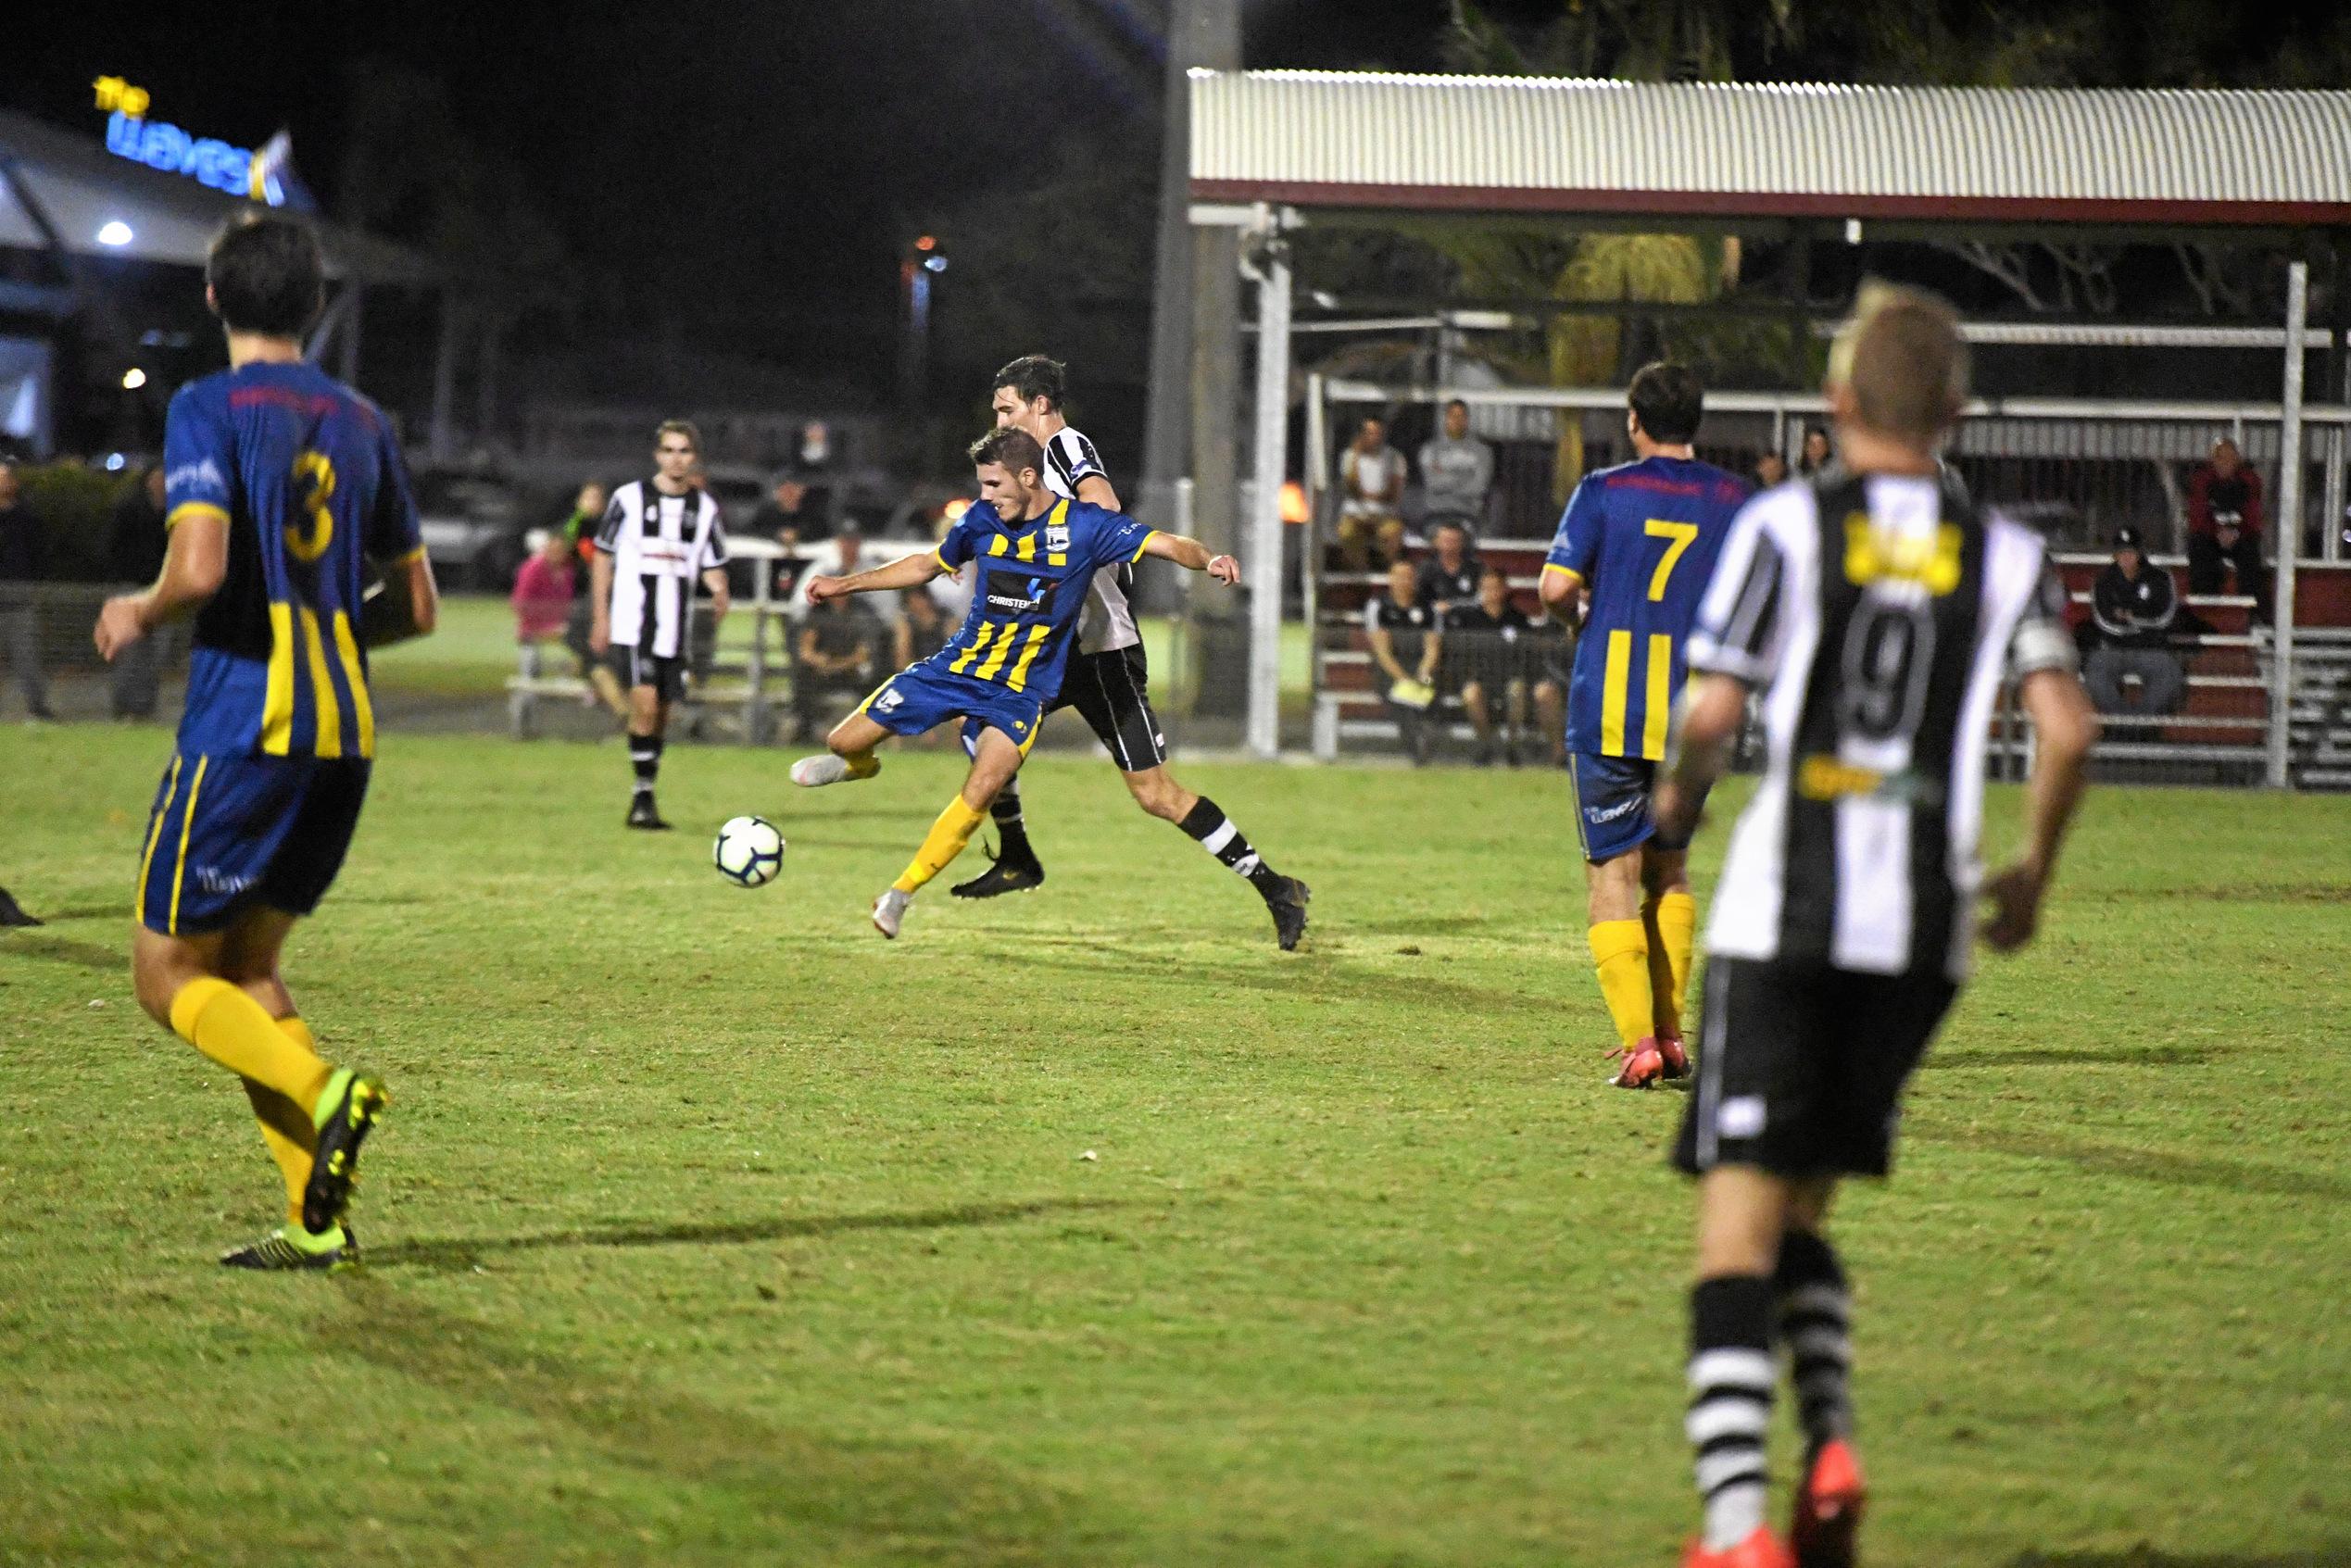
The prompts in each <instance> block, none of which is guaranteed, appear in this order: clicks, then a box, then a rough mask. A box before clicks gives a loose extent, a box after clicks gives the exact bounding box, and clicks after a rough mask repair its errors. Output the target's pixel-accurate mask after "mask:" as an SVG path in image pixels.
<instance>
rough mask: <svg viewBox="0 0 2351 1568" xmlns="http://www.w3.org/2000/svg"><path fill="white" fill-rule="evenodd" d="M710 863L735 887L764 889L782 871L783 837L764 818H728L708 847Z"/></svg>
mask: <svg viewBox="0 0 2351 1568" xmlns="http://www.w3.org/2000/svg"><path fill="white" fill-rule="evenodd" d="M710 864H712V865H714V866H716V867H717V868H718V869H719V875H721V876H723V877H724V878H726V880H727V881H729V882H731V883H734V884H736V885H737V886H741V887H761V886H764V885H766V884H768V883H771V882H773V881H774V880H775V873H776V872H780V871H782V870H783V869H784V835H783V834H780V833H778V832H776V831H775V824H774V823H773V822H769V821H768V820H767V819H766V818H765V817H730V818H729V819H727V823H726V825H725V826H724V827H723V828H721V829H719V831H718V842H717V843H715V844H713V845H711V846H710Z"/></svg>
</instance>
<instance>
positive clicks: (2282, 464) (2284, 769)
mask: <svg viewBox="0 0 2351 1568" xmlns="http://www.w3.org/2000/svg"><path fill="white" fill-rule="evenodd" d="M2309 300H2310V264H2309V263H2308V262H2307V261H2302V260H2297V261H2296V262H2294V265H2293V266H2292V267H2291V268H2289V269H2288V270H2287V271H2286V320H2285V327H2286V333H2285V336H2286V346H2285V395H2284V396H2283V398H2282V400H2281V401H2282V404H2283V406H2284V407H2283V410H2282V416H2283V417H2282V420H2281V421H2280V429H2279V432H2278V510H2277V515H2276V517H2275V519H2274V520H2273V521H2272V523H2271V527H2270V533H2271V535H2272V540H2273V543H2274V546H2275V548H2276V550H2277V553H2278V583H2277V587H2278V593H2277V608H2276V609H2275V611H2274V613H2273V614H2272V616H2271V621H2272V625H2271V628H2270V632H2271V645H2270V658H2269V787H2271V788H2272V789H2283V788H2285V787H2286V786H2287V785H2288V784H2290V783H2292V772H2291V763H2292V760H2293V758H2292V749H2293V747H2292V743H2293V725H2294V558H2295V557H2296V556H2299V555H2300V554H2301V553H2302V359H2303V356H2304V354H2305V352H2306V348H2305V345H2304V344H2303V341H2302V330H2303V328H2304V326H2305V325H2306V324H2307V321H2308V316H2309Z"/></svg>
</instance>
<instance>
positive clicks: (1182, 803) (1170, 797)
mask: <svg viewBox="0 0 2351 1568" xmlns="http://www.w3.org/2000/svg"><path fill="white" fill-rule="evenodd" d="M1125 778H1126V788H1127V790H1128V792H1129V793H1130V794H1132V795H1133V796H1134V797H1135V804H1136V805H1138V806H1140V807H1141V808H1142V809H1144V810H1146V811H1148V812H1150V814H1151V815H1152V816H1154V817H1157V818H1158V819H1159V820H1160V821H1162V822H1182V821H1183V820H1184V818H1185V816H1186V814H1187V813H1188V812H1189V811H1190V810H1191V803H1192V802H1193V801H1194V800H1196V799H1198V798H1199V797H1197V796H1194V795H1192V794H1191V792H1190V791H1188V790H1187V789H1186V788H1184V786H1183V785H1181V784H1177V783H1176V781H1175V780H1174V779H1172V778H1170V777H1168V776H1167V773H1166V771H1164V770H1163V769H1158V768H1154V769H1152V770H1151V771H1149V772H1143V773H1128V774H1126V775H1125Z"/></svg>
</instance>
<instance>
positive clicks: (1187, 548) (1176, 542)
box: [1143, 533, 1240, 587]
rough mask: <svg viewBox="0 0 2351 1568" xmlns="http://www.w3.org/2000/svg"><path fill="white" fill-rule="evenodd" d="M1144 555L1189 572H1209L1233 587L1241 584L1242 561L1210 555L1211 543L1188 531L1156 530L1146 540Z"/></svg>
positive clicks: (1144, 542)
mask: <svg viewBox="0 0 2351 1568" xmlns="http://www.w3.org/2000/svg"><path fill="white" fill-rule="evenodd" d="M1143 554H1145V555H1147V556H1157V557H1158V558H1160V559H1162V560H1172V561H1174V562H1175V563H1176V565H1177V566H1180V567H1182V568H1183V569H1184V570H1185V571H1205V572H1206V573H1208V574H1209V575H1210V576H1211V577H1213V578H1214V579H1216V581H1217V582H1219V583H1226V584H1228V585H1231V586H1236V587H1238V585H1239V583H1240V562H1238V561H1237V560H1235V559H1234V558H1232V557H1230V556H1216V555H1211V554H1209V552H1208V546H1205V545H1203V544H1201V542H1200V541H1199V540H1197V539H1194V538H1192V537H1191V536H1189V535H1188V534H1183V533H1153V534H1151V535H1150V537H1149V538H1148V539H1145V540H1144V541H1143Z"/></svg>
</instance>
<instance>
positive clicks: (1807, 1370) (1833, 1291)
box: [1771, 1230, 1853, 1449]
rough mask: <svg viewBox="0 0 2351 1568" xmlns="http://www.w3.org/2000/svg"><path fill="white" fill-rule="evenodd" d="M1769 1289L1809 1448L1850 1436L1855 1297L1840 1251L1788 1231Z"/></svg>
mask: <svg viewBox="0 0 2351 1568" xmlns="http://www.w3.org/2000/svg"><path fill="white" fill-rule="evenodd" d="M1771 1286H1772V1289H1773V1291H1774V1292H1775V1293H1776V1294H1777V1295H1778V1296H1779V1337H1780V1338H1781V1340H1782V1341H1784V1342H1785V1343H1786V1344H1787V1346H1788V1352H1789V1374H1790V1378H1791V1380H1792V1382H1793V1383H1794V1385H1795V1388H1796V1415H1797V1419H1798V1421H1799V1422H1800V1423H1801V1424H1803V1426H1804V1441H1805V1443H1806V1444H1807V1445H1808V1446H1809V1447H1811V1448H1815V1449H1817V1448H1818V1447H1820V1445H1821V1444H1823V1443H1826V1442H1828V1441H1829V1439H1830V1438H1832V1437H1850V1436H1853V1395H1852V1391H1851V1386H1850V1379H1851V1377H1852V1375H1853V1296H1852V1293H1851V1291H1850V1290H1849V1289H1848V1287H1847V1286H1846V1285H1845V1271H1844V1269H1843V1268H1842V1266H1840V1265H1839V1263H1838V1261H1837V1251H1836V1248H1832V1247H1830V1246H1829V1243H1828V1241H1827V1240H1826V1239H1824V1238H1823V1237H1821V1236H1817V1235H1816V1234H1814V1233H1813V1232H1811V1231H1799V1230H1792V1231H1790V1232H1789V1233H1788V1234H1787V1235H1786V1236H1783V1237H1781V1238H1780V1242H1779V1268H1778V1269H1777V1270H1776V1271H1775V1272H1774V1273H1773V1274H1772V1279H1771Z"/></svg>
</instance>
